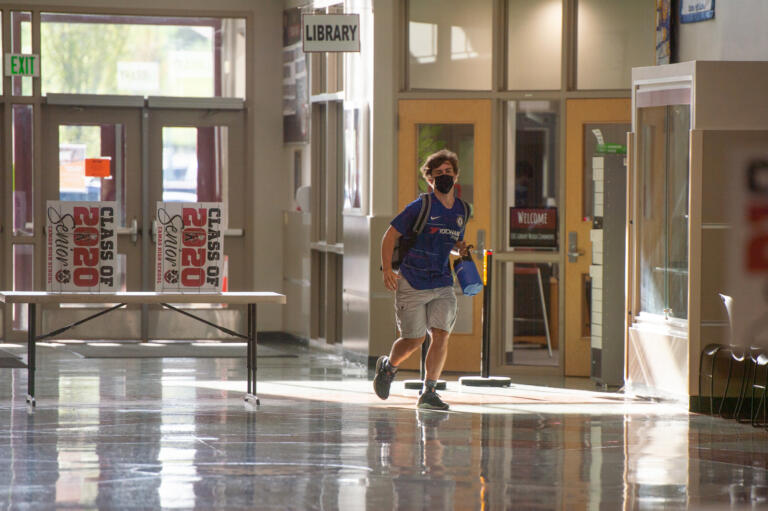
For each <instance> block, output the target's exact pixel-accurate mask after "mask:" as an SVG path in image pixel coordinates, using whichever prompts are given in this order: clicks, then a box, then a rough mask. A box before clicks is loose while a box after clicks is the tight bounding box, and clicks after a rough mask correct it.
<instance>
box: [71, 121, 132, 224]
mask: <svg viewBox="0 0 768 511" xmlns="http://www.w3.org/2000/svg"><path fill="white" fill-rule="evenodd" d="M125 149H126V147H125V129H124V127H123V125H122V124H100V125H96V126H94V125H61V126H59V200H62V201H115V202H117V208H118V211H119V212H120V214H119V219H118V225H121V226H124V225H125V194H126V187H125V178H126V176H125V174H126V172H125V154H126V151H125ZM94 159H103V160H106V162H105V165H106V166H107V168H108V172H106V173H99V172H94V171H93V170H92V169H91V163H90V161H92V160H94ZM87 160H89V161H88V162H87Z"/></svg>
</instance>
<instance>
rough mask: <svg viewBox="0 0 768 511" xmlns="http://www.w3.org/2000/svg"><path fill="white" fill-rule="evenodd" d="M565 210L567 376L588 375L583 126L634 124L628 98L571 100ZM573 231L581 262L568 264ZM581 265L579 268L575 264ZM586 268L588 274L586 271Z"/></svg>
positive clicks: (587, 244)
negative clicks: (584, 328) (584, 326)
mask: <svg viewBox="0 0 768 511" xmlns="http://www.w3.org/2000/svg"><path fill="white" fill-rule="evenodd" d="M565 123H566V139H565V159H566V163H565V205H566V206H565V209H564V217H565V220H564V224H565V225H564V227H565V237H564V239H563V242H562V243H563V252H564V254H565V257H564V262H563V268H564V273H565V288H564V299H565V306H564V308H565V311H564V312H565V318H564V323H565V324H564V334H565V339H564V342H563V344H564V350H565V353H564V357H563V366H564V367H563V371H564V375H565V376H589V375H590V358H591V341H592V340H591V337H585V336H582V335H581V332H582V330H581V320H582V318H583V315H584V309H583V307H584V306H585V301H584V300H583V299H582V298H583V296H582V293H581V288H582V285H581V276H582V275H584V274H586V275H589V261H590V260H591V254H592V242H591V241H590V237H589V236H590V230H591V227H592V225H591V224H592V222H591V220H589V221H585V220H584V219H583V217H582V212H583V210H584V204H583V183H584V171H585V169H584V125H585V124H591V123H605V124H610V123H616V124H630V125H631V123H632V110H631V100H630V99H629V98H608V99H569V100H567V101H566V108H565ZM570 232H576V233H577V235H578V246H577V249H578V252H579V253H580V255H579V260H578V261H577V262H576V263H572V262H569V260H568V252H569V251H570V249H569V240H568V236H569V233H570ZM577 264H578V265H579V268H577V267H576V265H577ZM584 266H586V271H585V270H584V269H581V268H583V267H584Z"/></svg>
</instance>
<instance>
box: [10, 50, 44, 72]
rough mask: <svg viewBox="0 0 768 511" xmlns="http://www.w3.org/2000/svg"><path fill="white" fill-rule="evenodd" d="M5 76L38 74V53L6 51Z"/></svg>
mask: <svg viewBox="0 0 768 511" xmlns="http://www.w3.org/2000/svg"><path fill="white" fill-rule="evenodd" d="M5 76H40V55H23V54H20V53H6V54H5Z"/></svg>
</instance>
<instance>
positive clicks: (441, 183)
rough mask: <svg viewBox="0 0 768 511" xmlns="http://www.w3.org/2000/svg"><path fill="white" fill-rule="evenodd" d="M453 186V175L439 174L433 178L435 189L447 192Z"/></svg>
mask: <svg viewBox="0 0 768 511" xmlns="http://www.w3.org/2000/svg"><path fill="white" fill-rule="evenodd" d="M451 188H453V176H449V175H448V174H441V175H439V176H437V177H436V178H435V190H437V191H438V192H440V193H448V192H450V191H451Z"/></svg>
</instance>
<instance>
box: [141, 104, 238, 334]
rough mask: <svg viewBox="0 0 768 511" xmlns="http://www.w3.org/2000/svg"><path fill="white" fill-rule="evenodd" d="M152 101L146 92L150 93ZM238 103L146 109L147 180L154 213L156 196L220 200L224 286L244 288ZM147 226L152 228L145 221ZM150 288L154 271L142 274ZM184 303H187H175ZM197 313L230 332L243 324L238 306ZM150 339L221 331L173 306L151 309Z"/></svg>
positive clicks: (170, 199)
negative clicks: (233, 108)
mask: <svg viewBox="0 0 768 511" xmlns="http://www.w3.org/2000/svg"><path fill="white" fill-rule="evenodd" d="M150 102H151V99H150ZM243 133H244V127H243V112H242V111H241V110H236V111H228V110H197V109H156V108H150V109H149V113H148V131H147V136H148V138H147V140H148V149H149V179H148V190H149V191H148V194H147V196H146V198H147V203H148V204H147V207H148V209H149V216H148V217H147V218H150V219H153V220H154V218H155V210H156V207H157V203H158V202H159V201H164V202H176V201H179V202H223V203H224V210H225V212H224V219H225V220H224V223H223V225H222V226H221V230H222V232H223V233H224V254H225V260H224V282H223V286H224V289H225V290H229V291H246V290H248V289H249V288H250V287H251V286H250V282H251V274H252V273H251V264H252V260H253V257H252V256H250V255H249V254H250V253H251V252H250V251H249V249H248V245H247V240H248V238H247V237H246V235H245V233H246V232H247V231H246V225H245V224H246V209H247V208H246V204H247V202H246V201H247V198H248V195H247V191H246V190H247V189H248V187H249V184H250V180H249V179H246V174H245V160H244V155H245V147H244V140H243ZM150 229H151V232H152V233H154V232H155V230H154V228H153V226H150ZM148 245H149V253H147V254H146V259H147V265H146V266H147V267H149V268H151V269H154V267H155V262H154V258H155V249H156V246H155V244H154V234H153V236H152V238H151V239H150V240H148ZM145 278H146V279H147V282H146V284H145V285H146V286H147V288H148V289H154V280H153V278H154V275H153V274H151V271H150V274H145ZM179 307H185V308H189V307H190V306H189V305H184V306H179ZM195 308H196V309H197V310H196V311H194V313H195V315H197V316H199V317H202V318H204V319H207V320H208V321H213V322H214V323H216V324H218V325H221V326H224V327H227V328H229V329H232V330H236V331H244V328H243V325H244V321H243V318H244V317H245V316H244V311H245V309H242V310H241V308H239V307H233V306H230V307H221V306H219V305H211V306H203V305H199V306H196V307H195ZM147 328H148V332H147V333H148V336H149V338H150V339H180V338H181V339H212V338H213V339H216V338H222V336H224V335H225V334H223V333H221V332H220V331H218V330H216V329H214V328H212V327H209V326H207V325H204V324H202V323H199V322H197V321H194V320H190V319H188V318H185V317H184V316H181V315H180V314H177V313H175V312H173V311H168V310H165V309H161V308H160V307H154V308H151V309H150V310H149V312H148V325H147Z"/></svg>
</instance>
